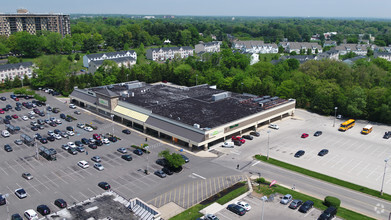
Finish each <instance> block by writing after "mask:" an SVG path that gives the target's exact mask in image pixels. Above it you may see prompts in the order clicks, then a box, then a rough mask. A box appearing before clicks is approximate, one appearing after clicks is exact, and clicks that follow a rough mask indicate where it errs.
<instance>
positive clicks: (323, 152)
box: [318, 149, 329, 157]
mask: <svg viewBox="0 0 391 220" xmlns="http://www.w3.org/2000/svg"><path fill="white" fill-rule="evenodd" d="M328 153H329V150H327V149H322V150H321V151H319V153H318V156H321V157H323V156H324V155H326V154H328Z"/></svg>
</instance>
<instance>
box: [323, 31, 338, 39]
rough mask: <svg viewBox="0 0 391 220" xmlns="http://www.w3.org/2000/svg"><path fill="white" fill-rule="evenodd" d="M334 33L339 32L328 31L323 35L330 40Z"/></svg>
mask: <svg viewBox="0 0 391 220" xmlns="http://www.w3.org/2000/svg"><path fill="white" fill-rule="evenodd" d="M333 35H337V32H327V33H323V36H324V38H325V39H326V40H330V38H331V36H333Z"/></svg>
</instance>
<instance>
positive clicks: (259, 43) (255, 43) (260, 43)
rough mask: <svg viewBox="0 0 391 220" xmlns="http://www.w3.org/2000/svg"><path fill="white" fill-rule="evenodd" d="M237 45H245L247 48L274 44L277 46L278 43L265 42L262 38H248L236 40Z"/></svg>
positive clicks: (273, 45)
mask: <svg viewBox="0 0 391 220" xmlns="http://www.w3.org/2000/svg"><path fill="white" fill-rule="evenodd" d="M234 44H235V46H236V47H245V48H252V47H263V46H272V47H277V44H275V43H270V44H265V42H264V41H262V40H246V41H239V40H238V41H235V42H234Z"/></svg>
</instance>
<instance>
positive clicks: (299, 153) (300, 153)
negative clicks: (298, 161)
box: [295, 150, 305, 157]
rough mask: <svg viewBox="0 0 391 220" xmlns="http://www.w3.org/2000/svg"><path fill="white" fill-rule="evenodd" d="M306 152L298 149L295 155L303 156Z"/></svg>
mask: <svg viewBox="0 0 391 220" xmlns="http://www.w3.org/2000/svg"><path fill="white" fill-rule="evenodd" d="M304 154H305V151H303V150H299V151H297V152H296V153H295V157H301V156H303V155H304Z"/></svg>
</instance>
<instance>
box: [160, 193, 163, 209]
mask: <svg viewBox="0 0 391 220" xmlns="http://www.w3.org/2000/svg"><path fill="white" fill-rule="evenodd" d="M162 199H163V195H160V199H159V207H161V204H162Z"/></svg>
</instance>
